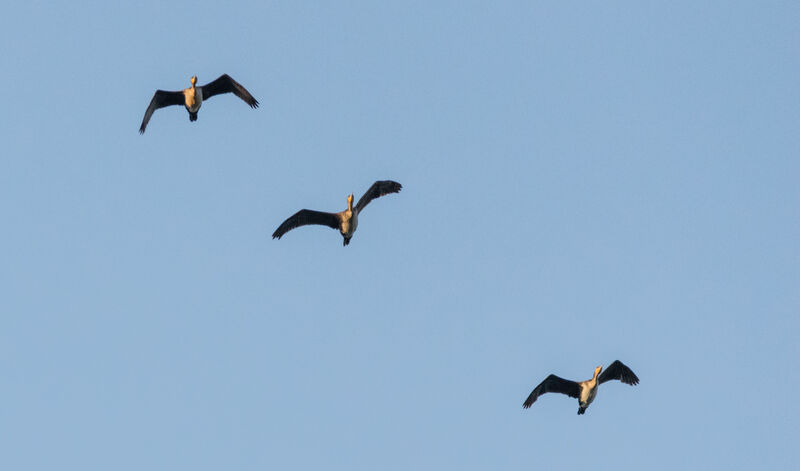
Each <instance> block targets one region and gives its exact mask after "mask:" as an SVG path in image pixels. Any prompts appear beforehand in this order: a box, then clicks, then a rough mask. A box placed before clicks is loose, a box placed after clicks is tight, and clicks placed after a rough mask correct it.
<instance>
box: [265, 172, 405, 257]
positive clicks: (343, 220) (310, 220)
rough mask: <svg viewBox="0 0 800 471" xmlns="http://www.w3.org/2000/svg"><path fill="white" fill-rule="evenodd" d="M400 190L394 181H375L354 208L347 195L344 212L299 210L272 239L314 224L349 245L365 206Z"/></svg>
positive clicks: (400, 186)
mask: <svg viewBox="0 0 800 471" xmlns="http://www.w3.org/2000/svg"><path fill="white" fill-rule="evenodd" d="M402 188H403V185H401V184H399V183H397V182H395V181H391V180H383V181H377V182H375V183H373V184H372V186H371V187H370V188H369V190H367V192H366V193H364V195H363V196H362V197H361V199H359V200H358V203H357V204H356V205H355V206H353V195H352V194H351V195H349V196H348V197H347V209H345V210H344V211H340V212H338V213H326V212H322V211H314V210H311V209H301V210H300V211H298V212H296V213H295V214H293V215H292V216H291V217H289V218H288V219H287V220H285V221H283V224H281V225H280V226H279V227H278V228H277V229H276V230H275V232H274V233H273V234H272V238H273V239H280V238H281V237H283V235H284V234H286V233H287V232H289V231H290V230H292V229H294V228H296V227H300V226H306V225H309V224H316V225H322V226H328V227H331V228H333V229H338V230H339V233H340V234H341V235H342V238H343V239H344V242H343V243H344V245H345V246H346V245H348V244H349V243H350V239H352V238H353V233H355V231H356V228H358V216H359V214H360V213H361V211H363V210H364V208H365V207H366V206H367V204H369V202H370V201H372V200H373V199H375V198H379V197H381V196H384V195H387V194H389V193H398V192H399V191H400V190H401V189H402Z"/></svg>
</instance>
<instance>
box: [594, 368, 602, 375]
mask: <svg viewBox="0 0 800 471" xmlns="http://www.w3.org/2000/svg"><path fill="white" fill-rule="evenodd" d="M601 371H603V366H602V365H600V366H598V367H597V368H595V369H594V376H595V377H597V375H599V374H600V372H601Z"/></svg>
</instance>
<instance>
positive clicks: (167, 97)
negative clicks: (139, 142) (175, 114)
mask: <svg viewBox="0 0 800 471" xmlns="http://www.w3.org/2000/svg"><path fill="white" fill-rule="evenodd" d="M190 81H191V82H192V86H191V87H189V88H187V89H185V90H182V91H179V92H165V91H164V90H156V93H155V94H154V95H153V99H152V100H150V106H148V107H147V110H146V111H145V112H144V119H142V125H141V126H140V127H139V134H144V130H145V128H146V127H147V123H148V122H149V121H150V117H151V116H153V112H154V111H155V110H157V109H159V108H164V107H165V106H171V105H183V106H185V107H186V111H188V112H189V121H197V111H198V110H199V109H200V106H202V105H203V100H208V99H209V98H211V97H212V96H214V95H220V94H222V93H233V94H234V95H236V96H238V97H239V98H241V99H242V100H244V102H245V103H247V104H248V105H250V107H251V108H258V100H256V99H255V98H253V95H251V94H250V92H248V91H247V90H246V89H245V88H244V87H243V86H242V85H241V84H240V83H239V82H237V81H236V80H234V79H232V78H231V76H230V75H228V74H222V75H221V76H220V77H219V78H218V79H216V80H214V81H213V82H211V83H207V84H205V85H202V86H200V87H196V86H195V85H196V84H197V77H196V76H193V77H192V78H191V79H190Z"/></svg>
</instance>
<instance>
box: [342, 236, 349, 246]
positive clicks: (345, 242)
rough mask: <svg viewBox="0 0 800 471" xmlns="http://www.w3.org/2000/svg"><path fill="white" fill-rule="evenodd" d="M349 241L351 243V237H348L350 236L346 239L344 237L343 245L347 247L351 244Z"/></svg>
mask: <svg viewBox="0 0 800 471" xmlns="http://www.w3.org/2000/svg"><path fill="white" fill-rule="evenodd" d="M349 243H350V239H348V238H346V237H345V239H344V245H343V246H344V247H347V244H349Z"/></svg>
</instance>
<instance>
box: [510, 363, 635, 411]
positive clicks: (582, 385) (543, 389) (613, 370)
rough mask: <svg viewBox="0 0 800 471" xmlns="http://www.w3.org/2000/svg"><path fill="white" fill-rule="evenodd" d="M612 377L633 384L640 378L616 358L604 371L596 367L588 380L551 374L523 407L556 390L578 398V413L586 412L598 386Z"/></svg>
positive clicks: (535, 389) (537, 387)
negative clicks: (570, 378)
mask: <svg viewBox="0 0 800 471" xmlns="http://www.w3.org/2000/svg"><path fill="white" fill-rule="evenodd" d="M601 371H602V373H601ZM612 379H618V380H620V381H622V382H623V383H625V384H630V385H631V386H634V385H637V384H639V378H637V377H636V375H635V374H634V373H633V371H631V369H630V368H628V367H627V366H625V365H624V364H622V362H621V361H619V360H616V361H614V363H612V364H610V365H608V368H606V369H605V371H603V367H602V366H598V367H597V368H595V369H594V376H592V379H589V380H586V381H580V382H578V381H570V380H568V379H564V378H559V377H558V376H556V375H550V376H548V377H547V378H545V379H544V381H542V382H541V383H539V385H538V386H536V387H535V388H534V389H533V391H532V392H531V394H530V395H529V396H528V398H527V399H525V402H524V403H523V404H522V407H524V408H525V409H527V408H529V407H530V406H532V405H533V403H534V402H536V399H537V398H538V397H539V396H541V395H542V394H545V393H549V392H556V393H561V394H566V395H567V396H569V397H574V398H576V399H578V415H580V414H583V413H584V412H586V408H587V407H589V404H591V403H592V401H594V398H595V396H597V389H598V386H600V385H601V384H603V383H605V382H606V381H611V380H612Z"/></svg>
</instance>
